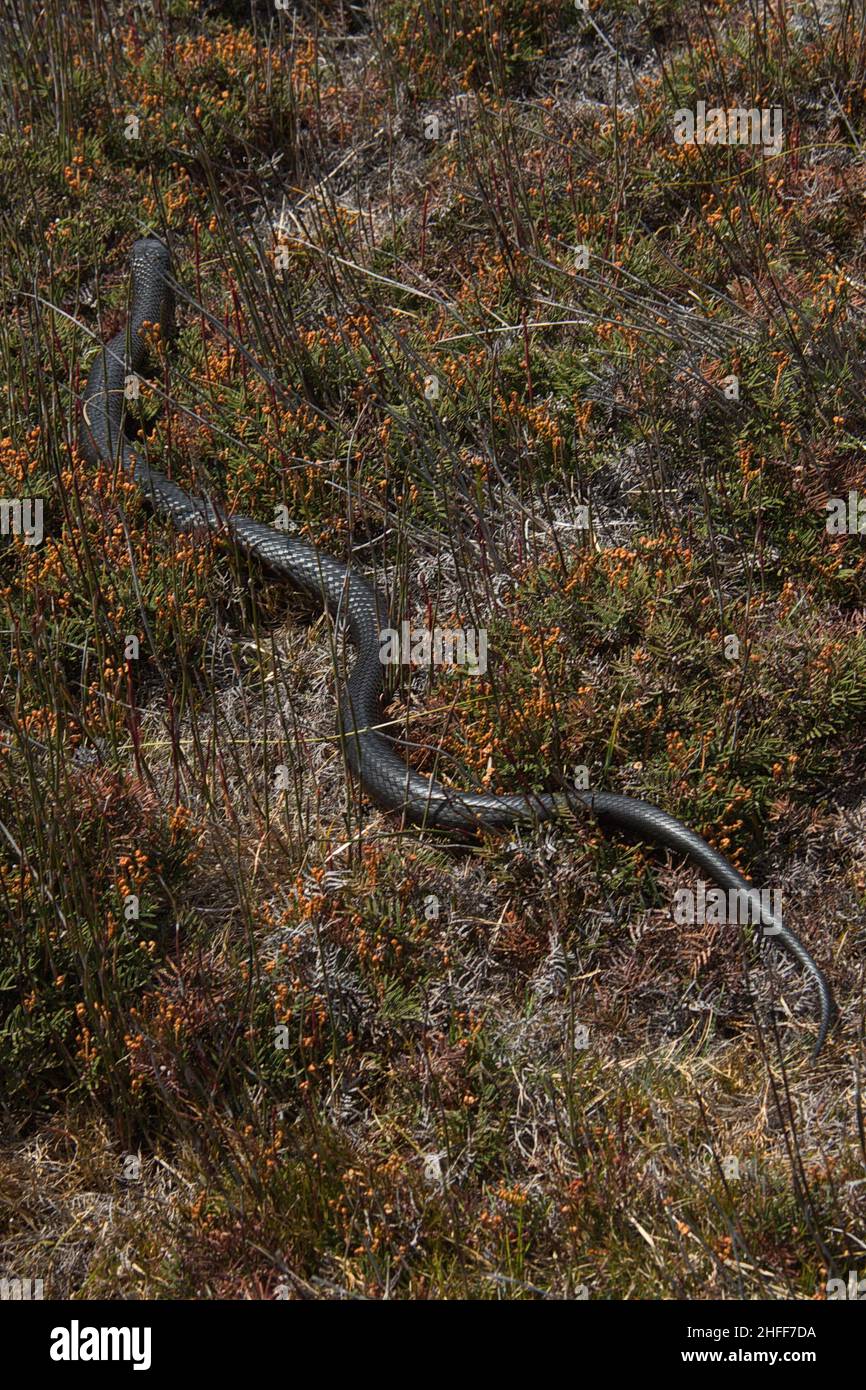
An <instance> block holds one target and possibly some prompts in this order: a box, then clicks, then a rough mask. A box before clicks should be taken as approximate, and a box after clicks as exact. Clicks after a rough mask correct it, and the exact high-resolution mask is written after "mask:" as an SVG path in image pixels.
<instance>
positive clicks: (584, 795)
mask: <svg viewBox="0 0 866 1390" xmlns="http://www.w3.org/2000/svg"><path fill="white" fill-rule="evenodd" d="M175 284H176V282H175V281H174V279H173V275H172V263H171V256H170V253H169V250H168V247H167V246H166V245H165V243H164V242H163V241H162V240H161V238H160V237H158V236H156V235H155V234H149V235H147V236H145V237H142V238H140V239H139V240H137V241H136V242H135V243H134V244H133V246H132V250H131V254H130V285H129V296H128V305H129V308H128V314H127V321H126V323H125V326H124V327H123V328H122V329H120V330H119V331H118V332H117V333H116V334H115V335H114V337H112V338H111V339H110V341H108V342H107V343H104V344H102V345H101V347H100V350H99V351H98V352H97V354H96V355H95V357H94V360H93V362H92V365H91V367H90V370H89V373H88V376H87V380H86V384H85V387H84V391H83V394H82V398H81V405H82V409H81V425H80V429H79V432H78V442H79V448H80V452H81V454H82V455H83V457H84V459H85V460H86V461H87V462H88V463H89V464H90V465H92V466H94V467H96V466H99V465H109V466H110V467H112V468H115V469H119V470H121V472H122V474H123V475H124V476H125V477H127V478H129V479H131V480H132V481H133V482H134V483H135V484H136V485H137V486H138V488H139V489H140V490H141V493H142V494H143V496H144V497H145V499H146V500H147V502H148V504H149V505H150V507H151V508H152V509H153V510H154V511H155V512H156V513H157V514H158V515H159V516H160V517H162V518H165V519H166V520H168V521H169V522H170V523H171V524H172V525H173V526H174V527H175V528H176V529H177V530H178V531H182V532H199V533H202V532H203V533H208V534H214V535H217V536H219V538H220V539H221V540H223V541H228V542H229V543H230V544H232V545H234V546H235V547H237V549H238V550H239V551H240V552H241V553H242V554H243V555H245V556H247V557H250V558H251V559H253V560H255V561H258V562H259V563H260V564H261V565H263V566H264V567H265V569H266V570H268V571H269V572H270V573H271V574H272V575H275V576H278V577H280V578H281V579H284V580H287V581H289V583H290V584H291V585H293V586H294V587H295V588H296V589H298V590H300V591H301V592H302V593H305V594H306V595H307V596H308V597H309V598H310V599H312V600H313V601H314V602H315V603H317V604H321V605H322V606H323V607H324V609H325V610H326V611H327V612H328V613H329V614H330V615H331V617H332V618H333V619H334V620H336V621H337V623H338V624H342V625H343V626H344V628H345V630H346V631H347V633H348V636H349V639H350V642H351V644H352V646H353V647H354V650H355V654H356V655H355V661H354V665H353V666H352V668H351V670H350V671H348V673H347V674H346V675H345V676H342V675H340V674H338V686H339V689H338V714H339V735H340V739H341V743H342V748H343V750H344V757H345V762H346V764H347V766H348V769H349V773H350V774H351V776H352V777H353V778H355V779H357V782H358V783H359V784H360V786H361V787H362V789H363V791H364V792H365V793H366V795H367V796H368V797H369V798H370V800H371V801H372V802H373V803H374V804H375V805H377V806H379V807H380V808H382V809H383V810H385V811H386V812H392V813H397V814H399V815H400V816H401V817H402V818H403V821H404V822H405V823H408V824H410V825H412V826H417V827H420V828H422V829H426V828H429V829H435V830H441V831H452V832H455V831H461V832H464V833H466V832H469V833H481V832H487V831H491V832H500V831H507V830H513V829H518V828H521V827H525V828H527V829H529V828H532V827H538V826H539V825H540V824H541V823H543V822H548V821H553V822H557V821H559V822H563V821H567V822H569V823H570V824H571V826H572V827H574V825H575V822H576V821H579V820H580V819H581V817H583V818H584V819H586V818H587V817H588V818H589V819H590V821H592V820H593V818H594V821H595V823H597V824H599V825H600V827H601V828H602V830H605V829H608V828H610V829H614V830H618V831H620V832H624V833H626V834H628V835H630V836H633V837H636V838H637V839H638V840H643V841H645V842H647V841H648V842H651V843H653V844H654V845H657V846H660V847H661V848H663V849H667V850H669V851H671V853H672V854H675V855H678V856H682V857H683V858H684V859H685V860H687V861H691V862H692V863H693V864H694V865H696V866H697V867H698V868H699V869H700V870H702V871H703V872H704V873H705V874H707V875H708V877H709V878H710V879H712V881H713V882H714V883H715V884H716V885H718V887H720V888H721V889H722V890H723V892H725V893H726V894H728V895H730V894H732V893H733V894H736V895H737V896H736V897H735V898H734V899H733V901H735V902H737V903H739V904H741V905H748V908H749V918H748V920H750V921H751V923H752V924H753V925H757V926H760V927H761V929H762V932H763V935H765V936H767V937H768V938H769V939H770V940H771V941H774V942H775V943H776V944H777V945H778V946H780V947H781V948H782V949H784V950H785V951H787V952H788V954H789V955H790V956H792V957H793V958H794V959H795V960H796V961H797V962H798V963H799V965H800V967H801V968H802V969H803V970H804V971H805V972H806V974H807V975H808V976H809V977H810V978H811V980H812V982H813V984H814V987H815V989H816V991H817V998H818V1005H819V1026H818V1035H817V1040H816V1042H815V1045H814V1048H813V1051H812V1057H813V1059H814V1058H816V1057H817V1056H818V1054H819V1052H820V1051H821V1048H822V1047H823V1044H824V1041H825V1039H826V1037H827V1033H828V1030H829V1028H830V1026H831V1024H832V1023H833V1021H834V1019H835V1017H836V1015H837V1008H836V1004H835V1001H834V998H833V994H832V991H831V989H830V986H829V984H828V982H827V979H826V977H825V976H824V974H823V972H822V971H821V970H820V968H819V967H818V965H817V964H816V962H815V960H814V959H813V957H812V956H811V954H810V953H809V951H808V950H807V949H806V947H805V946H804V945H803V943H802V941H800V939H799V938H798V937H797V936H796V935H795V934H794V932H793V931H791V930H790V928H789V927H788V926H786V925H785V923H784V922H783V921H782V916H781V913H780V912H777V911H776V910H775V907H774V906H772V905H771V901H769V900H770V899H772V898H773V897H774V896H775V895H769V894H766V893H764V894H760V893H759V892H758V891H757V890H756V889H755V888H754V887H752V885H750V884H749V882H748V880H747V879H746V878H744V877H743V875H742V874H741V873H739V872H738V870H737V869H735V868H734V866H733V865H732V864H731V863H730V862H729V861H728V860H727V859H726V858H725V856H724V855H723V854H721V853H720V852H719V851H718V850H716V849H714V848H713V847H712V846H711V845H710V844H708V843H707V841H706V840H704V839H702V837H701V836H700V835H698V834H697V833H696V832H695V831H694V830H691V829H689V827H688V826H686V825H684V824H683V823H682V822H681V821H679V820H676V819H675V818H674V817H673V816H671V815H669V814H668V813H667V812H666V811H663V810H661V809H660V808H659V807H658V806H654V805H652V804H651V803H650V802H647V801H643V800H641V799H639V798H637V797H632V796H625V795H620V794H618V793H615V792H608V791H599V790H591V789H579V788H576V787H575V788H572V787H568V788H567V789H566V790H565V791H561V790H560V791H552V792H538V793H535V792H528V791H527V792H525V793H508V794H498V793H492V792H487V791H464V790H457V789H455V788H453V787H450V786H448V785H447V784H445V783H444V782H442V781H440V780H438V779H437V778H436V777H435V776H433V775H426V774H423V773H420V772H418V771H417V770H415V769H413V768H412V767H411V766H410V765H409V764H408V763H407V762H406V760H405V758H404V757H403V756H402V755H401V754H400V753H399V752H398V751H397V749H396V747H395V745H394V744H393V742H392V741H391V739H390V738H389V737H388V736H387V734H385V733H384V732H383V720H382V713H381V704H382V696H383V684H384V669H385V668H384V665H383V662H382V660H381V658H380V651H381V634H382V632H383V630H384V629H386V628H390V622H389V605H388V601H387V599H386V597H385V595H384V594H383V593H382V592H381V591H380V590H379V589H378V588H376V587H374V585H372V584H370V583H369V582H368V581H367V579H366V578H364V577H363V576H362V575H361V574H360V573H359V572H358V571H357V569H356V568H355V567H354V566H353V565H352V564H351V563H346V562H343V561H341V560H337V559H334V558H333V557H332V556H330V555H327V554H325V553H324V552H323V551H322V550H320V549H319V548H318V547H317V546H314V545H310V544H308V543H307V542H306V541H302V540H300V539H298V538H297V537H295V536H293V535H291V534H289V533H288V532H285V531H281V530H277V529H276V528H275V527H273V526H269V525H266V524H265V523H263V522H259V521H256V520H254V519H252V518H250V517H246V516H238V515H235V514H234V513H231V512H228V511H226V510H225V509H224V508H223V507H221V506H220V505H218V504H217V503H215V502H214V501H212V500H211V498H210V497H209V496H208V497H205V496H202V495H198V494H190V493H188V492H186V491H185V490H184V489H183V488H182V487H180V486H179V485H178V484H177V483H176V482H174V481H172V480H171V479H170V478H168V477H167V476H166V475H165V474H164V473H162V472H160V471H159V470H158V469H157V468H155V467H154V466H153V465H152V463H151V462H150V461H149V460H148V459H147V458H146V457H145V456H144V454H143V452H142V449H141V448H140V447H139V446H138V444H136V442H135V440H134V438H133V439H131V438H129V437H128V436H127V433H126V429H125V423H126V415H125V408H126V399H127V385H128V382H129V380H130V378H132V379H136V380H137V379H138V377H139V374H140V373H142V372H143V371H144V369H145V368H146V366H147V363H148V342H147V337H146V332H147V328H148V327H156V326H158V327H159V329H160V331H161V334H162V337H163V339H165V338H166V337H167V336H168V335H170V333H171V329H172V325H173V315H174V306H175V295H174V288H173V287H174V285H175ZM728 900H729V901H731V899H730V897H729V898H728Z"/></svg>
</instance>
